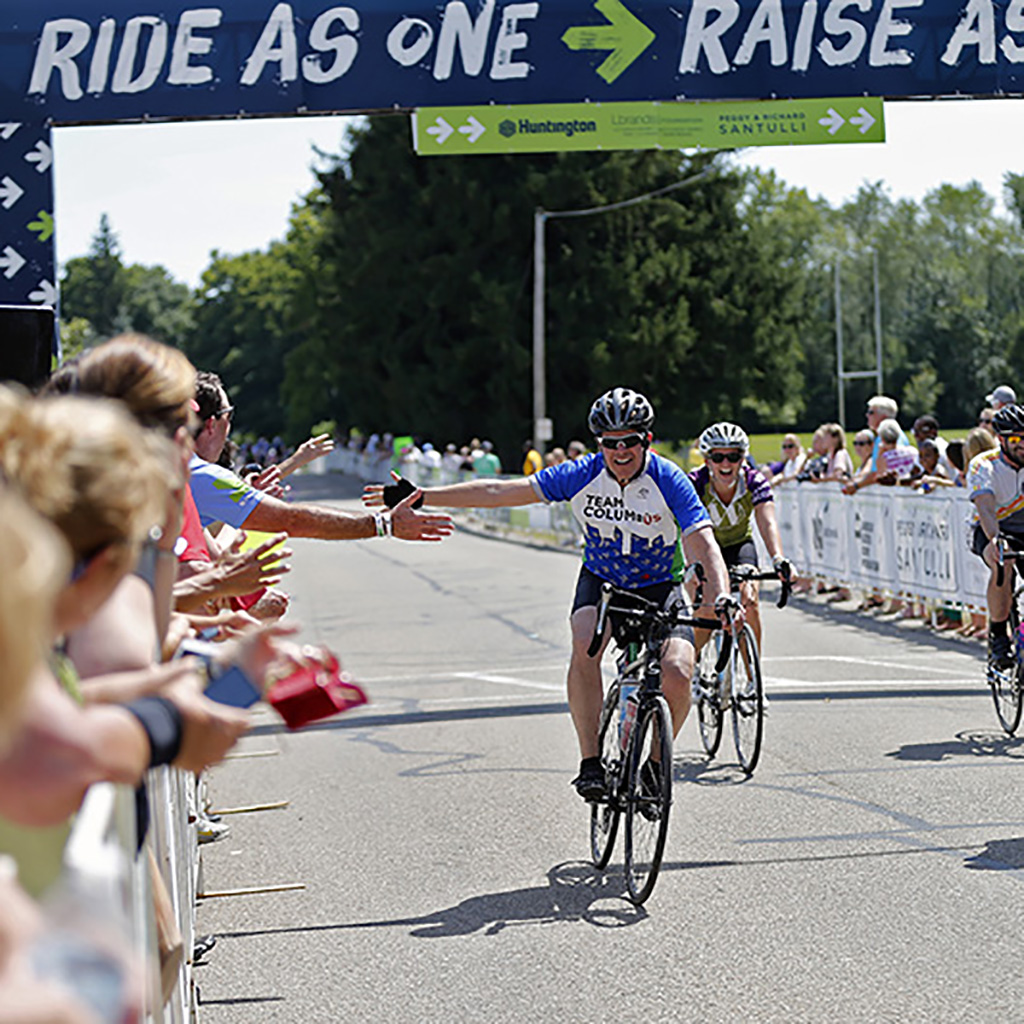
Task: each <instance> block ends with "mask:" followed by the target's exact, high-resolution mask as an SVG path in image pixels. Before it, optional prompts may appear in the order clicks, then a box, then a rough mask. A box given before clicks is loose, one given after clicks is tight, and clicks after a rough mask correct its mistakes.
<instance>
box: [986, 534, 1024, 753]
mask: <svg viewBox="0 0 1024 1024" xmlns="http://www.w3.org/2000/svg"><path fill="white" fill-rule="evenodd" d="M1008 540H1009V539H1008V538H1007V537H1006V536H1005V535H1002V534H1000V536H999V537H998V538H997V539H996V544H997V547H998V549H999V565H998V566H997V567H996V583H997V585H998V586H1002V585H1003V580H1005V579H1006V575H1005V572H1006V569H1007V567H1008V568H1009V570H1010V572H1011V573H1013V574H1014V576H1015V577H1016V578H1017V583H1016V585H1015V586H1014V589H1013V599H1012V600H1011V601H1010V619H1009V621H1008V622H1007V624H1006V626H1007V629H1009V631H1010V639H1011V640H1012V641H1013V666H1012V667H1011V668H1008V669H1005V670H1004V669H998V668H996V667H995V666H994V665H993V664H992V663H991V662H989V664H988V667H987V669H986V673H985V676H986V679H987V680H988V685H989V687H990V688H991V690H992V701H993V703H994V704H995V706H996V717H997V718H998V719H999V724H1000V725H1001V726H1002V727H1003V729H1005V730H1006V733H1007V734H1008V735H1009V736H1012V735H1013V734H1014V733H1015V732H1016V731H1017V726H1019V725H1020V715H1021V704H1022V701H1021V691H1022V689H1024V663H1022V659H1024V649H1022V645H1024V641H1022V638H1021V635H1020V608H1019V606H1018V602H1019V600H1020V595H1021V593H1024V585H1022V584H1021V582H1020V579H1019V574H1020V567H1019V565H1018V559H1020V558H1024V551H1016V550H1013V549H1012V548H1009V547H1008V546H1007V545H1008Z"/></svg>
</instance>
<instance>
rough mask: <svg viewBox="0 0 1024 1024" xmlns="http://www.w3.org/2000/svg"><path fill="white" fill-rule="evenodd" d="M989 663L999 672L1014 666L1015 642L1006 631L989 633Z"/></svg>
mask: <svg viewBox="0 0 1024 1024" xmlns="http://www.w3.org/2000/svg"><path fill="white" fill-rule="evenodd" d="M988 663H989V664H990V665H991V666H992V667H993V668H994V669H996V671H998V672H1006V671H1008V670H1009V669H1011V668H1013V642H1012V641H1011V640H1010V638H1009V637H1008V636H1007V635H1006V634H1005V633H991V634H989V638H988Z"/></svg>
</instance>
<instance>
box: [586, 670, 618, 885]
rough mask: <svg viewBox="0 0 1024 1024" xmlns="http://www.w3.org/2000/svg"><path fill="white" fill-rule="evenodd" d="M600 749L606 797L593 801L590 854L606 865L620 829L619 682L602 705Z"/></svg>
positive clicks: (592, 857) (606, 695)
mask: <svg viewBox="0 0 1024 1024" xmlns="http://www.w3.org/2000/svg"><path fill="white" fill-rule="evenodd" d="M598 750H599V751H600V754H601V763H602V764H603V765H604V777H605V798H604V800H602V801H601V802H600V803H592V804H591V805H590V857H591V860H593V862H594V866H595V867H598V868H603V867H604V866H605V865H606V864H607V863H608V858H609V857H611V855H612V847H614V846H615V834H616V832H618V830H619V815H620V813H621V811H620V808H619V800H618V793H617V792H616V789H617V784H616V780H617V779H618V777H619V771H620V766H621V763H622V760H621V759H622V753H621V751H620V750H619V683H618V681H617V680H616V682H614V683H613V684H612V685H611V686H609V687H608V692H607V693H606V694H605V698H604V707H603V708H602V709H601V727H600V731H599V732H598Z"/></svg>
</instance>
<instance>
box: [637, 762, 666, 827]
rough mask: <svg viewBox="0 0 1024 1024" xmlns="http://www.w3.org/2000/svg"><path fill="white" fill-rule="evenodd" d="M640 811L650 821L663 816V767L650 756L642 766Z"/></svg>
mask: <svg viewBox="0 0 1024 1024" xmlns="http://www.w3.org/2000/svg"><path fill="white" fill-rule="evenodd" d="M640 796H641V797H642V798H643V799H642V801H641V803H640V813H641V814H642V815H643V816H644V817H645V818H646V819H647V820H648V821H657V820H658V819H659V818H660V817H661V769H660V768H655V766H654V762H652V761H651V760H650V759H649V758H648V760H646V761H644V763H643V764H642V765H641V766H640Z"/></svg>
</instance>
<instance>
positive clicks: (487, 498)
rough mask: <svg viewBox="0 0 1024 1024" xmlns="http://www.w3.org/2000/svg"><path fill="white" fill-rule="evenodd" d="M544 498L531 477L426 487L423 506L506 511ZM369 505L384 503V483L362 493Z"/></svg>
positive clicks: (485, 478) (369, 487)
mask: <svg viewBox="0 0 1024 1024" xmlns="http://www.w3.org/2000/svg"><path fill="white" fill-rule="evenodd" d="M540 501H543V498H541V497H540V495H539V494H538V493H537V492H536V491H535V490H534V489H533V484H531V483H530V480H529V478H528V477H521V478H518V479H514V480H496V479H494V478H491V477H484V478H481V479H479V480H466V481H464V482H463V483H460V484H444V485H442V486H440V487H424V488H423V503H424V504H425V505H433V506H434V507H436V508H505V507H507V506H512V505H533V504H535V503H537V502H540ZM363 502H364V503H365V504H366V505H382V504H383V503H384V487H383V485H382V484H368V485H367V486H366V487H365V488H364V490H363Z"/></svg>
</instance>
